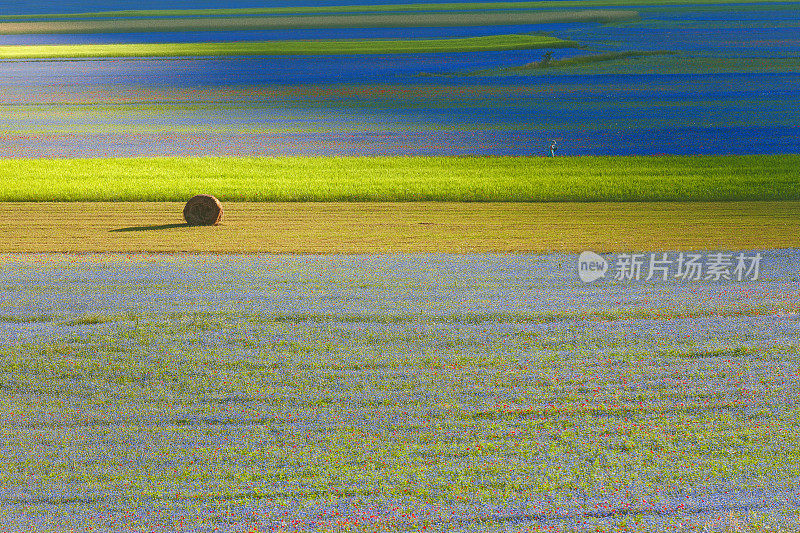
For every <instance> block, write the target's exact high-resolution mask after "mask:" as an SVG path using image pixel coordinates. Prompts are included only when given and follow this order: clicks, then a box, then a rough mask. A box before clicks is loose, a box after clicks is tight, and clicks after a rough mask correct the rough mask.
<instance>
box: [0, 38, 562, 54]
mask: <svg viewBox="0 0 800 533" xmlns="http://www.w3.org/2000/svg"><path fill="white" fill-rule="evenodd" d="M568 46H575V43H573V42H572V41H565V40H562V39H558V38H555V37H544V36H538V35H496V36H488V37H467V38H460V39H415V40H411V39H374V40H369V39H363V40H362V39H340V40H313V41H259V42H232V43H147V44H81V45H36V46H0V58H2V59H34V58H81V57H188V56H193V57H195V56H235V55H239V56H241V55H339V54H398V53H432V52H468V51H472V52H475V51H486V50H516V49H530V48H553V47H556V48H558V47H568Z"/></svg>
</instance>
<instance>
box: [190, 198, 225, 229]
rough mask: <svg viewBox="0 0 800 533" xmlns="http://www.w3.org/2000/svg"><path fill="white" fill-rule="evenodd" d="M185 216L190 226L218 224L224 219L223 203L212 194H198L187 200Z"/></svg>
mask: <svg viewBox="0 0 800 533" xmlns="http://www.w3.org/2000/svg"><path fill="white" fill-rule="evenodd" d="M183 218H184V219H186V222H187V223H188V224H189V225H190V226H216V225H217V224H219V222H220V220H222V204H221V203H219V200H217V199H216V198H214V197H213V196H211V195H210V194H198V195H197V196H193V197H192V198H190V199H189V201H188V202H186V206H185V207H184V208H183Z"/></svg>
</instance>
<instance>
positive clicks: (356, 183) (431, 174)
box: [0, 155, 800, 202]
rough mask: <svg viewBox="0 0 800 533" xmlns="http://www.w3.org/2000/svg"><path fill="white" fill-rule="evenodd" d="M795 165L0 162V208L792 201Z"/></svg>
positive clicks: (725, 160) (749, 159)
mask: <svg viewBox="0 0 800 533" xmlns="http://www.w3.org/2000/svg"><path fill="white" fill-rule="evenodd" d="M798 166H800V155H783V156H772V155H771V156H760V155H758V156H756V155H753V156H660V157H647V156H633V157H558V158H541V157H242V158H238V157H185V158H181V157H172V158H170V157H165V158H108V159H106V158H97V159H5V160H0V175H2V176H3V180H0V201H176V202H177V201H186V198H189V197H191V196H193V195H194V194H197V191H206V192H207V193H209V194H213V195H215V196H217V197H219V198H220V199H221V200H225V201H234V202H274V201H290V202H298V201H299V202H303V201H313V202H342V201H355V202H362V201H363V202H370V201H372V202H408V201H456V202H462V201H467V202H569V201H574V202H586V201H589V202H600V201H636V202H644V201H733V200H742V201H745V200H800V175H798V173H797V168H798Z"/></svg>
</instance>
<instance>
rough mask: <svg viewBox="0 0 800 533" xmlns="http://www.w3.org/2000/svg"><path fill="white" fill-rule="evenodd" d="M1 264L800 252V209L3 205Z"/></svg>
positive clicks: (728, 205) (789, 205)
mask: <svg viewBox="0 0 800 533" xmlns="http://www.w3.org/2000/svg"><path fill="white" fill-rule="evenodd" d="M0 209H2V212H3V213H4V216H3V217H2V221H0V235H1V236H0V252H23V253H25V252H30V253H35V252H220V253H259V252H263V253H323V254H330V253H392V252H452V253H471V252H579V251H582V250H585V249H589V250H595V251H600V252H605V251H608V252H619V251H634V250H644V251H656V250H691V249H694V250H708V249H730V250H745V249H769V248H793V247H800V202H697V203H675V202H657V203H630V202H629V203H600V202H598V203H457V202H433V203H427V202H410V203H371V202H357V203H295V202H288V203H246V202H243V203H233V202H231V203H227V204H225V205H224V209H225V214H224V217H223V220H222V224H221V225H220V226H216V227H188V226H186V225H185V223H184V221H183V218H182V209H183V204H182V203H175V202H118V203H109V202H74V203H73V202H63V203H47V202H42V203H25V202H19V203H2V204H0Z"/></svg>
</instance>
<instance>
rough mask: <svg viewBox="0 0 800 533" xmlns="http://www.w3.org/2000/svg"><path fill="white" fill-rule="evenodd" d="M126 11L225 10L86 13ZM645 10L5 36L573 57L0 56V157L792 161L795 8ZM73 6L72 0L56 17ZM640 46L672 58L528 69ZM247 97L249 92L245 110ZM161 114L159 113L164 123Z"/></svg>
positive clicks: (0, 39) (798, 49)
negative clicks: (356, 44) (491, 19)
mask: <svg viewBox="0 0 800 533" xmlns="http://www.w3.org/2000/svg"><path fill="white" fill-rule="evenodd" d="M325 3H328V4H331V5H335V4H338V2H325ZM101 4H102V5H101ZM134 4H135V5H134ZM307 4H309V5H311V4H310V3H307ZM315 4H316V3H315ZM254 5H255V4H254V3H248V2H234V3H232V4H230V5H229V6H227V5H226V7H254ZM270 5H305V4H304V3H303V2H293V3H291V4H289V3H288V2H275V3H271V4H270ZM126 7H129V8H133V7H135V8H140V9H141V8H148V7H158V8H164V7H167V8H169V7H176V8H179V7H195V8H202V7H214V4H213V3H203V2H200V3H194V2H193V3H191V6H189V5H188V3H185V2H184V3H181V2H172V3H167V4H162V3H155V2H136V3H131V5H127V4H125V2H119V3H117V4H114V6H109V5H108V4H106V3H99V2H98V3H96V5H95V4H93V3H90V2H89V3H81V4H80V11H88V10H92V9H112V8H113V9H123V8H126ZM42 9H44V8H43V7H42ZM636 9H639V11H640V15H641V20H639V21H633V22H626V23H619V24H610V25H602V24H598V23H579V24H578V23H570V24H539V25H517V26H481V27H474V26H473V27H449V28H367V29H363V28H362V29H324V30H280V31H247V32H235V31H234V32H231V31H220V32H213V31H204V32H171V33H115V34H89V35H20V36H15V35H6V36H0V45H18V44H98V43H114V42H118V43H148V42H204V41H249V40H273V39H358V38H369V39H375V38H395V39H396V38H409V37H410V38H448V37H468V36H479V35H490V34H507V33H527V32H550V33H551V34H552V35H554V36H556V37H560V38H564V39H570V40H574V41H577V42H578V43H579V45H580V46H579V47H578V48H566V49H555V50H550V51H548V50H513V51H503V52H464V53H447V54H394V55H356V56H272V57H237V58H200V59H197V58H194V59H182V58H174V59H111V60H105V59H104V60H80V61H47V60H42V61H19V62H4V63H2V67H3V71H4V75H3V77H2V78H0V92H1V93H2V94H0V113H1V114H2V115H1V116H0V119H2V120H3V122H4V124H5V126H6V128H5V132H4V134H0V140H2V141H3V142H2V144H0V156H11V157H20V156H22V157H33V156H68V157H74V156H81V155H93V156H105V155H182V154H187V155H189V154H191V155H197V154H214V155H230V154H233V155H277V154H286V155H298V154H305V155H308V154H311V155H314V154H319V155H330V154H347V155H381V154H386V155H388V154H392V155H396V154H413V155H429V154H440V155H461V154H479V155H545V154H546V147H547V145H548V144H549V139H557V140H558V141H559V142H560V143H561V147H560V152H559V155H634V154H639V155H655V154H689V155H691V154H762V153H765V154H781V153H797V152H798V148H800V141H798V138H799V137H798V118H800V113H799V112H798V108H799V107H800V91H798V87H800V38H798V35H800V16H799V15H800V10H799V9H798V8H797V4H793V3H786V4H762V5H759V4H756V5H745V6H740V5H733V4H732V5H730V6H713V7H712V8H708V7H697V6H681V7H648V6H641V7H636ZM76 10H78V9H77V6H76V5H75V4H72V5H70V4H69V3H67V4H64V5H61V7H60V8H58V9H56V8H55V7H52V9H47V10H45V11H47V12H70V11H76ZM17 11H18V10H17ZM17 11H15V10H14V9H11V10H7V11H4V13H7V14H12V13H14V12H17ZM26 11H27V12H30V13H35V12H44V11H42V10H40V9H38V8H37V9H26ZM642 51H649V52H654V51H656V52H665V55H656V56H649V57H630V58H622V59H616V60H614V59H613V58H611V60H603V61H595V62H590V63H585V64H577V65H560V66H559V65H555V66H551V68H543V69H531V68H528V69H527V70H526V69H523V70H519V67H523V66H525V65H535V64H537V63H540V62H542V60H543V59H544V58H545V57H546V55H547V54H548V53H551V55H550V61H554V62H558V61H559V60H569V59H573V58H582V57H591V56H595V55H597V54H608V53H619V52H642ZM667 53H668V54H667ZM242 90H244V91H245V92H249V93H253V94H255V96H252V95H251V96H249V97H245V98H241V97H240V93H241V92H242ZM151 93H152V96H151V97H148V96H146V95H148V94H151ZM195 93H196V94H195ZM275 93H279V94H280V95H282V96H277V97H276V96H275ZM348 94H350V96H347V95H348ZM143 95H144V96H143ZM28 105H33V106H36V107H35V112H29V111H30V110H29V108H27V107H24V106H28ZM109 105H111V107H109ZM148 105H149V106H151V107H147V106H148ZM152 105H159V106H161V107H160V108H159V111H158V112H156V111H154V110H153V109H152ZM21 106H22V107H21ZM198 106H200V107H198Z"/></svg>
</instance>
